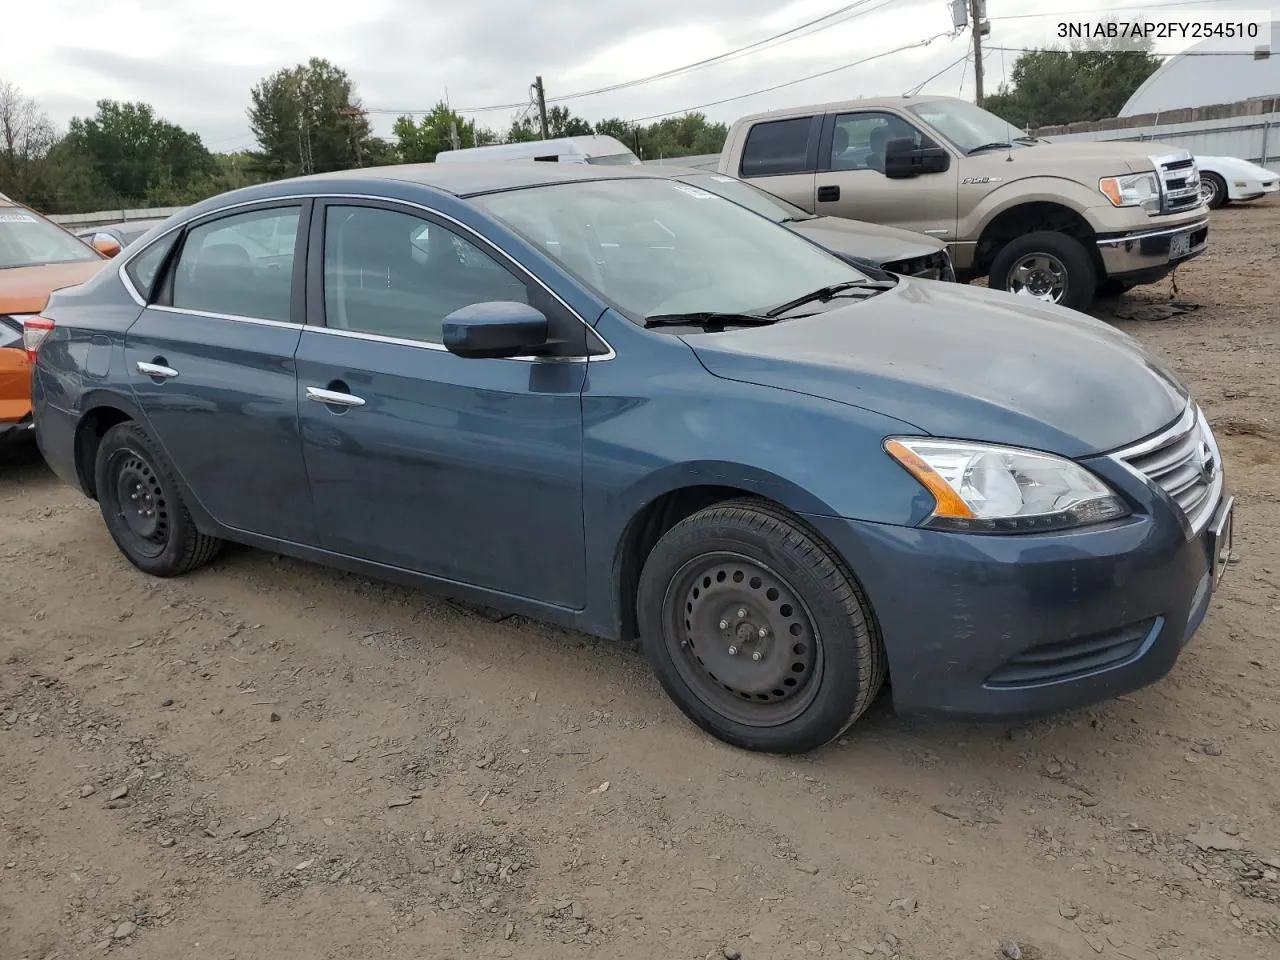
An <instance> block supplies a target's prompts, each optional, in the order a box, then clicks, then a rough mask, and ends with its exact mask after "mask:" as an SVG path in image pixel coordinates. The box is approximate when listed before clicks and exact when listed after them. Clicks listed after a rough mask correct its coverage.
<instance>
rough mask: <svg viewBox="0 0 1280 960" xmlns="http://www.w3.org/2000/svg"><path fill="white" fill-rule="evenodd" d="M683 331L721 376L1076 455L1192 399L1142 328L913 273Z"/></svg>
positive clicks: (934, 430) (1130, 435)
mask: <svg viewBox="0 0 1280 960" xmlns="http://www.w3.org/2000/svg"><path fill="white" fill-rule="evenodd" d="M836 302H837V303H839V302H841V301H836ZM682 339H683V340H684V341H685V342H686V343H687V344H688V345H689V346H690V347H691V348H692V349H693V350H694V352H695V353H696V354H697V356H698V358H699V360H701V362H702V364H703V365H704V366H705V367H706V368H707V370H708V371H710V372H711V373H712V374H714V375H715V376H718V377H723V378H725V379H729V380H737V381H741V382H745V383H755V384H759V385H762V386H768V387H776V388H779V389H782V390H791V391H794V392H796V393H803V394H808V395H810V396H815V397H822V398H825V399H829V400H835V401H838V402H842V403H848V404H852V405H854V406H858V407H862V408H864V409H868V410H872V411H875V412H877V413H880V414H883V415H885V416H889V417H893V418H895V419H897V420H900V421H904V422H905V423H907V424H910V425H912V426H914V427H915V428H916V429H918V430H920V431H922V432H924V433H928V434H932V435H933V436H938V437H951V438H958V439H967V440H980V441H986V442H989V443H1003V444H1009V445H1013V446H1021V447H1027V448H1031V449H1036V450H1045V451H1049V452H1052V453H1057V454H1059V455H1061V456H1067V457H1083V456H1088V455H1090V454H1095V453H1101V452H1104V451H1109V450H1114V449H1116V448H1118V447H1122V446H1125V445H1127V444H1130V443H1133V442H1134V441H1136V440H1139V439H1141V438H1143V437H1146V436H1149V435H1150V434H1153V433H1155V432H1156V431H1158V430H1160V429H1161V428H1162V427H1164V426H1166V425H1167V424H1169V423H1170V422H1171V421H1173V420H1174V419H1175V418H1176V417H1178V416H1179V415H1180V414H1181V413H1182V411H1183V410H1184V409H1185V407H1186V404H1187V402H1188V399H1189V398H1188V395H1187V391H1186V389H1185V387H1183V385H1182V384H1181V383H1180V382H1179V381H1178V379H1177V378H1176V377H1175V376H1174V375H1173V374H1172V373H1170V372H1168V371H1167V370H1165V369H1164V368H1163V367H1162V366H1161V365H1160V364H1159V363H1158V362H1157V361H1155V360H1154V359H1153V358H1152V357H1150V356H1149V355H1148V354H1147V353H1146V352H1144V350H1143V349H1142V347H1141V346H1139V344H1138V343H1137V342H1136V341H1135V340H1133V338H1131V337H1129V336H1128V335H1126V334H1123V333H1121V332H1119V331H1118V330H1115V329H1113V328H1111V327H1109V326H1107V325H1106V324H1103V323H1101V322H1099V321H1097V320H1094V319H1092V318H1090V317H1088V316H1086V315H1084V314H1082V313H1077V312H1076V311H1074V310H1067V309H1065V308H1060V307H1053V306H1050V305H1047V304H1042V303H1040V302H1038V301H1034V300H1030V298H1023V297H1016V296H1014V295H1013V294H1008V293H1000V292H996V291H991V290H985V289H982V288H975V287H968V286H960V285H955V284H936V283H923V282H920V281H916V280H911V279H905V278H904V279H902V280H900V281H899V283H898V285H897V286H896V287H895V288H894V289H892V290H889V291H886V292H884V293H882V294H879V295H878V296H873V297H870V298H868V299H866V300H861V301H847V305H845V306H839V307H837V308H835V309H828V310H827V311H826V312H824V313H820V314H816V315H814V316H810V317H803V318H798V319H793V320H784V321H782V322H781V323H778V324H776V325H773V326H768V327H754V328H749V329H745V330H734V331H727V332H724V333H706V334H691V335H687V336H685V337H683V338H682ZM833 439H834V438H833Z"/></svg>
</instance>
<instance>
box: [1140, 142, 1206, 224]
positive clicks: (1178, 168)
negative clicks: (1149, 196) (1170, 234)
mask: <svg viewBox="0 0 1280 960" xmlns="http://www.w3.org/2000/svg"><path fill="white" fill-rule="evenodd" d="M1151 162H1152V163H1154V164H1155V166H1156V176H1157V178H1158V179H1159V181H1160V212H1161V213H1180V212H1182V211H1183V210H1194V209H1195V208H1196V207H1198V206H1200V171H1199V169H1198V168H1197V167H1196V160H1195V157H1193V156H1192V155H1191V154H1189V153H1187V152H1186V151H1185V150H1180V151H1178V152H1177V153H1167V154H1163V155H1158V156H1153V157H1152V158H1151Z"/></svg>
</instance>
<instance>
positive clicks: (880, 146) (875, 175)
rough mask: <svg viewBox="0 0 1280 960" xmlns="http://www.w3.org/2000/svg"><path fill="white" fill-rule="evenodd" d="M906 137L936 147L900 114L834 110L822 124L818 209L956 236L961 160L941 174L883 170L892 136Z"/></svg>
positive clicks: (934, 234) (941, 237) (822, 212)
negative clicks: (901, 175) (902, 175)
mask: <svg viewBox="0 0 1280 960" xmlns="http://www.w3.org/2000/svg"><path fill="white" fill-rule="evenodd" d="M903 139H905V140H910V141H912V142H913V143H914V144H915V145H916V146H922V147H932V146H937V144H936V143H935V142H934V141H933V140H931V139H930V138H929V137H928V136H926V135H925V133H924V132H923V131H921V130H920V129H919V128H918V127H917V126H915V125H914V124H912V123H909V122H908V121H907V120H905V119H904V118H902V117H900V116H899V115H898V114H896V113H890V112H888V111H883V110H854V111H850V112H847V113H839V114H834V115H829V116H828V118H827V121H826V123H825V124H824V127H823V134H822V145H821V148H820V154H819V161H818V175H817V178H816V180H815V183H816V185H817V189H816V198H817V205H816V206H815V207H814V211H815V212H816V213H818V214H820V215H822V216H829V217H845V218H847V219H849V220H866V221H868V222H869V223H880V224H884V225H886V226H890V227H901V228H902V229H904V230H914V231H916V232H917V233H926V234H928V235H929V236H931V237H936V238H937V239H939V240H943V241H946V242H948V243H950V242H952V241H954V240H955V230H956V198H957V189H958V184H959V172H958V171H959V164H957V163H956V162H954V159H953V162H952V163H951V166H950V167H949V168H948V169H947V170H944V171H943V172H941V173H925V174H921V175H919V176H916V177H910V178H907V179H890V178H889V177H886V176H885V175H884V161H885V148H886V147H887V145H888V144H889V142H890V141H891V140H903Z"/></svg>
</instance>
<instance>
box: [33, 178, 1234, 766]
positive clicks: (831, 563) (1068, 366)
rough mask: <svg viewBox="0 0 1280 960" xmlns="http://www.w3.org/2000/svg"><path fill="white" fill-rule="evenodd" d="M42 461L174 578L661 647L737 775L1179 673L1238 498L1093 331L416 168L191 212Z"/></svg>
mask: <svg viewBox="0 0 1280 960" xmlns="http://www.w3.org/2000/svg"><path fill="white" fill-rule="evenodd" d="M27 339H28V342H27V348H28V350H29V351H30V352H31V354H32V355H33V356H34V357H35V358H36V363H35V375H34V398H35V423H36V435H37V439H38V441H39V444H40V447H41V449H42V451H43V452H44V455H45V457H46V459H47V460H48V462H49V463H50V464H51V466H52V467H53V469H54V470H55V471H56V472H57V473H58V474H59V475H60V476H61V477H62V478H63V479H64V480H65V481H66V482H68V483H71V484H74V485H76V486H77V487H79V488H80V489H81V490H82V491H83V492H84V493H85V494H86V495H87V496H89V497H92V498H95V499H96V500H97V501H98V503H99V505H100V507H101V511H102V516H103V519H104V521H105V523H106V526H107V529H108V531H109V532H110V534H111V536H112V537H113V539H114V540H115V542H116V544H117V545H118V546H119V548H120V550H121V552H122V553H123V554H124V555H125V557H127V558H128V560H129V561H130V562H131V563H132V564H133V565H134V566H136V567H137V568H138V569H140V570H142V571H145V572H146V573H148V574H151V575H154V576H159V577H168V576H176V575H180V574H184V573H187V572H189V571H191V570H193V569H195V568H197V567H199V566H202V565H204V564H207V563H209V562H210V561H212V560H213V559H214V558H215V557H216V555H217V553H218V550H219V546H220V545H221V543H222V542H224V541H228V540H229V541H237V542H240V543H244V544H250V545H253V546H256V547H261V548H263V549H267V550H273V551H277V552H280V553H286V554H291V555H293V556H297V557H302V558H306V559H309V560H313V561H316V562H319V563H323V564H330V565H333V566H336V567H341V568H344V569H347V570H352V571H358V572H361V573H365V574H369V575H372V576H377V577H386V578H390V579H396V580H401V581H405V582H408V583H412V584H420V585H423V586H425V587H428V588H429V589H432V590H435V591H437V592H440V593H443V594H446V595H449V596H453V597H456V598H459V599H462V600H470V601H473V602H479V603H482V604H484V605H487V606H490V607H496V608H500V609H503V610H506V611H510V612H514V613H521V614H524V615H527V616H531V617H536V618H541V619H543V620H547V621H551V622H554V623H558V624H562V625H564V626H567V627H572V628H575V629H578V630H583V631H587V632H589V633H593V634H596V635H599V636H602V637H610V638H622V639H630V638H634V637H636V636H638V637H639V638H640V639H641V642H642V644H643V647H644V649H645V651H646V653H647V656H648V658H649V660H650V662H651V663H652V665H653V668H654V670H655V672H656V674H657V676H658V678H659V680H660V681H661V683H662V685H663V687H664V688H665V689H666V690H667V692H668V693H669V694H670V695H671V697H672V698H673V699H674V700H675V702H676V703H677V704H678V705H679V706H680V708H681V709H682V710H683V711H684V712H685V713H686V714H687V715H688V716H689V717H690V718H691V719H692V720H693V721H695V722H696V723H698V724H699V725H701V726H702V727H703V728H704V729H706V730H707V731H709V732H710V733H711V734H713V735H714V736H717V737H719V738H721V739H723V740H725V741H727V742H729V743H732V744H736V745H738V746H741V747H744V748H748V749H753V750H763V751H771V752H781V753H787V752H799V751H805V750H809V749H812V748H815V747H817V746H819V745H821V744H823V743H825V742H827V741H829V740H830V739H832V738H833V737H836V736H838V735H839V734H840V733H841V732H842V731H844V730H845V729H846V728H847V727H849V725H850V724H852V723H853V722H854V721H855V720H857V718H858V717H859V716H860V715H861V714H862V713H863V712H864V711H865V710H866V709H867V708H868V706H869V705H870V704H871V703H872V701H873V700H874V698H875V697H876V695H877V693H878V692H879V691H880V690H881V688H882V686H883V685H884V683H885V681H886V678H888V679H889V681H890V683H891V684H892V692H893V699H894V702H895V704H896V706H897V707H898V708H900V709H903V710H918V711H932V712H942V713H948V714H953V715H961V716H968V717H981V716H987V717H990V716H1006V715H1025V714H1034V713H1041V712H1045V711H1054V710H1060V709H1064V708H1068V707H1072V706H1075V705H1079V704H1082V703H1086V702H1090V701H1095V700H1098V699H1101V698H1106V697H1111V696H1114V695H1116V694H1120V693H1123V692H1125V691H1128V690H1132V689H1134V688H1137V687H1139V686H1142V685H1144V684H1147V683H1150V682H1152V681H1154V680H1156V679H1158V678H1159V677H1161V676H1162V675H1164V674H1165V673H1166V672H1167V671H1168V670H1169V669H1170V668H1171V667H1172V666H1173V664H1174V662H1175V660H1176V658H1177V657H1178V654H1179V652H1180V651H1181V650H1182V648H1183V647H1184V645H1185V644H1186V643H1187V642H1188V641H1189V640H1190V638H1191V636H1192V634H1193V633H1194V632H1195V630H1196V628H1197V626H1198V625H1199V623H1200V621H1201V618H1202V617H1203V616H1204V613H1205V611H1206V609H1207V607H1208V605H1209V602H1210V598H1211V596H1212V594H1213V592H1214V589H1215V586H1216V583H1217V580H1218V577H1219V575H1220V572H1221V570H1222V569H1223V568H1224V565H1223V564H1222V562H1221V560H1222V558H1223V556H1224V555H1225V553H1226V552H1227V551H1229V549H1230V542H1231V517H1232V506H1231V505H1232V501H1231V498H1230V496H1229V495H1228V494H1227V493H1226V492H1225V489H1224V481H1223V470H1222V463H1221V458H1220V456H1219V453H1218V448H1217V446H1216V444H1215V442H1214V437H1213V433H1212V431H1211V430H1210V428H1209V426H1208V424H1207V423H1206V421H1205V417H1204V415H1203V413H1202V412H1201V410H1200V408H1199V407H1198V406H1197V404H1196V403H1195V402H1194V401H1193V400H1192V398H1191V397H1190V396H1189V395H1188V393H1187V391H1186V389H1185V388H1184V387H1183V385H1182V384H1181V383H1180V382H1179V381H1178V380H1177V379H1176V377H1174V376H1173V375H1172V374H1171V373H1169V372H1168V371H1167V370H1166V369H1165V368H1163V367H1162V366H1161V365H1160V364H1159V363H1157V362H1156V361H1155V360H1153V359H1152V358H1151V357H1150V356H1148V355H1147V354H1146V353H1144V352H1143V350H1142V349H1141V348H1140V347H1139V346H1138V345H1137V344H1136V343H1135V342H1134V341H1133V340H1131V339H1130V338H1129V337H1127V336H1125V335H1123V334H1121V333H1118V332H1116V331H1115V330H1113V329H1111V328H1109V327H1107V326H1105V325H1103V324H1101V323H1098V322H1095V321H1093V320H1091V319H1089V318H1088V317H1086V316H1084V315H1082V314H1078V313H1075V312H1073V311H1069V310H1065V309H1060V308H1055V307H1051V306H1045V305H1040V304H1028V303H1027V302H1026V300H1025V299H1019V298H1015V297H1012V296H1009V295H1007V294H1002V293H996V292H991V291H984V290H979V289H974V288H969V287H964V286H958V285H956V284H947V283H938V282H933V281H926V280H918V279H915V278H907V277H903V278H896V279H889V280H885V279H883V278H882V279H877V280H872V279H869V278H868V277H866V276H864V275H863V274H861V273H860V272H859V271H858V270H857V269H856V268H855V267H853V266H851V265H850V264H848V263H846V262H844V261H842V260H840V259H839V258H837V257H835V256H833V255H832V254H830V253H828V252H827V251H825V250H823V249H822V248H820V247H818V246H817V245H815V244H814V243H812V242H810V241H809V240H806V239H805V238H803V237H801V236H798V235H797V234H795V233H793V232H791V231H789V230H787V229H785V228H784V227H781V226H778V225H777V224H774V223H772V222H770V221H769V220H768V219H766V218H764V217H761V216H759V215H757V214H755V213H753V212H751V211H749V210H747V209H745V208H743V207H741V206H738V205H736V204H734V203H731V202H730V201H728V200H725V199H724V198H721V197H719V196H716V195H714V194H711V193H709V192H707V191H704V190H700V189H698V188H697V187H696V186H693V185H690V184H687V183H682V182H679V181H676V180H672V179H669V178H666V177H663V176H662V175H661V171H656V172H655V171H652V170H650V169H648V168H598V167H585V168H579V167H575V166H572V165H562V164H496V165H492V166H491V165H480V164H477V165H470V164H468V165H458V166H454V167H449V166H435V165H418V166H404V167H388V168H381V169H373V170H357V171H349V172H344V173H339V174H330V175H321V176H315V177H308V178H303V179H297V180H291V181H285V182H280V183H274V184H268V185H263V186H257V187H251V188H248V189H245V190H240V191H236V192H234V193H229V194H226V195H223V196H220V197H216V198H213V199H211V200H207V201H205V202H203V203H200V204H197V205H196V206H194V207H192V208H190V209H189V210H187V211H185V212H184V213H182V214H179V215H178V216H176V217H174V218H172V219H170V220H168V221H166V222H165V223H163V224H161V225H159V226H157V227H155V228H154V229H153V230H151V231H150V232H149V233H148V234H147V235H146V236H144V237H142V238H141V239H139V240H138V241H136V242H135V243H134V244H133V245H132V246H131V247H130V249H129V250H128V251H126V253H125V254H124V255H123V256H122V257H121V258H120V260H119V261H118V262H117V263H114V264H113V265H112V268H111V269H109V270H106V271H103V272H102V273H100V274H99V275H98V276H97V277H96V278H95V279H93V280H92V281H90V282H88V283H86V284H84V285H83V286H80V287H76V288H72V289H68V290H63V291H60V292H58V293H56V294H54V296H53V297H52V298H51V300H50V302H49V305H48V307H47V309H46V310H45V312H44V314H43V316H42V318H40V319H38V320H36V321H34V322H33V323H31V324H29V325H28V338H27Z"/></svg>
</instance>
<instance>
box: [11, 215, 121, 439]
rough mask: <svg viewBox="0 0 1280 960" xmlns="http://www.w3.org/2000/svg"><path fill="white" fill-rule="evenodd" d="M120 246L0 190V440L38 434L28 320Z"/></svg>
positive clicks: (98, 265)
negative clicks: (74, 229) (81, 233)
mask: <svg viewBox="0 0 1280 960" xmlns="http://www.w3.org/2000/svg"><path fill="white" fill-rule="evenodd" d="M119 252H120V244H119V242H117V241H116V240H115V239H114V238H112V237H109V236H106V235H105V234H104V235H101V236H99V237H95V238H94V243H93V245H92V246H90V245H89V244H88V243H86V242H85V241H83V240H81V239H79V238H78V237H76V236H74V235H72V234H70V233H68V232H67V231H66V230H63V229H62V228H61V227H60V226H58V225H57V224H55V223H54V222H53V221H51V220H46V219H45V218H44V217H42V216H40V214H38V213H36V212H35V211H34V210H31V209H29V208H27V207H24V206H22V205H21V204H18V203H14V202H13V201H12V200H10V199H9V198H8V197H6V196H4V195H3V194H0V444H3V443H5V442H7V441H10V440H20V439H24V438H29V437H32V436H34V434H35V431H34V430H33V429H32V422H31V363H30V360H29V358H28V355H27V351H26V347H25V345H24V343H23V329H24V325H25V324H26V322H27V321H28V320H30V319H32V318H33V317H34V316H35V315H36V314H38V313H39V312H40V311H41V310H43V309H44V305H45V302H46V301H47V300H48V299H49V294H51V293H52V292H53V291H54V290H57V289H58V288H59V287H71V286H75V285H76V284H78V283H84V282H85V281H86V280H88V279H89V278H90V277H92V276H93V275H94V274H95V273H97V272H98V271H99V270H100V269H101V268H102V265H103V263H104V262H106V261H107V260H108V259H109V258H110V257H114V256H115V255H116V254H117V253H119Z"/></svg>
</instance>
